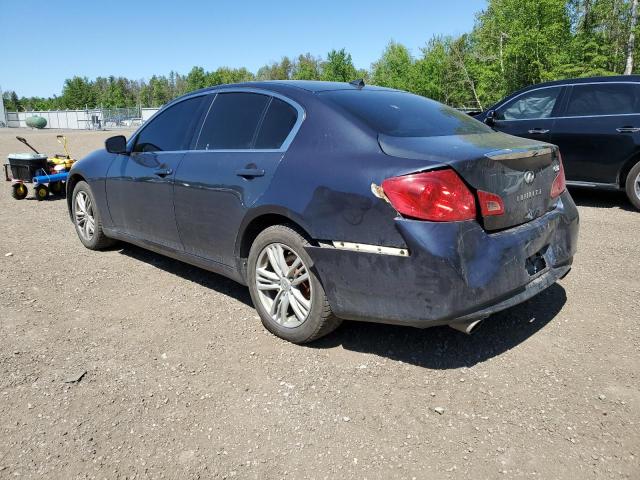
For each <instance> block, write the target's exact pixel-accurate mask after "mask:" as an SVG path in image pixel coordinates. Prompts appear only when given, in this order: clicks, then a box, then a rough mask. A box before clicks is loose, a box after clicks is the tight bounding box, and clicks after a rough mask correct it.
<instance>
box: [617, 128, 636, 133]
mask: <svg viewBox="0 0 640 480" xmlns="http://www.w3.org/2000/svg"><path fill="white" fill-rule="evenodd" d="M616 131H617V132H618V133H636V132H640V127H620V128H616Z"/></svg>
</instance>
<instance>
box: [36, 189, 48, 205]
mask: <svg viewBox="0 0 640 480" xmlns="http://www.w3.org/2000/svg"><path fill="white" fill-rule="evenodd" d="M34 193H35V194H36V200H38V201H39V202H40V201H42V200H44V199H46V198H47V197H48V196H49V188H48V187H47V186H46V185H38V186H37V187H36V189H35V192H34Z"/></svg>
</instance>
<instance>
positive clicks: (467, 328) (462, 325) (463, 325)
mask: <svg viewBox="0 0 640 480" xmlns="http://www.w3.org/2000/svg"><path fill="white" fill-rule="evenodd" d="M483 320H484V318H479V319H477V320H471V321H469V322H457V323H450V324H449V326H450V327H451V328H454V329H456V330H458V331H460V332H462V333H466V334H467V335H471V334H472V333H473V332H475V331H476V330H477V329H478V327H480V324H481V323H482V321H483Z"/></svg>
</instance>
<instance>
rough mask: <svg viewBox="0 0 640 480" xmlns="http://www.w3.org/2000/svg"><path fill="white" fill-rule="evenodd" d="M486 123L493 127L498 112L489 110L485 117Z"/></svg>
mask: <svg viewBox="0 0 640 480" xmlns="http://www.w3.org/2000/svg"><path fill="white" fill-rule="evenodd" d="M484 123H486V124H487V125H489V126H490V127H492V126H493V125H495V123H496V111H495V110H489V111H488V112H487V114H486V115H485V117H484Z"/></svg>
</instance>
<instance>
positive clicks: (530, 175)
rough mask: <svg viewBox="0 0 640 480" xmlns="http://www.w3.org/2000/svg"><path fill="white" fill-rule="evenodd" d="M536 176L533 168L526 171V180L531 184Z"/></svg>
mask: <svg viewBox="0 0 640 480" xmlns="http://www.w3.org/2000/svg"><path fill="white" fill-rule="evenodd" d="M535 178H536V174H535V173H533V172H532V171H531V170H529V171H527V172H524V182H525V183H526V184H527V185H529V184H531V183H533V181H534V180H535Z"/></svg>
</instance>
